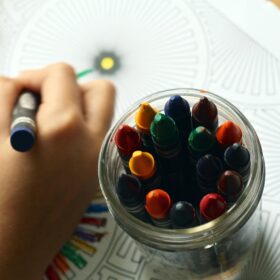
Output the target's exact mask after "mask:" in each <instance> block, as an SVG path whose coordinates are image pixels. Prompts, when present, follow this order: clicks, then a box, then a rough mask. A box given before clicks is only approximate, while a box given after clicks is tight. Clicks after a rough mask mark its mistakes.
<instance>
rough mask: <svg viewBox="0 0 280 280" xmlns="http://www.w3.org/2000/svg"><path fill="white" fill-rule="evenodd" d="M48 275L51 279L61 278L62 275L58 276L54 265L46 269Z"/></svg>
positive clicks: (57, 279) (58, 279)
mask: <svg viewBox="0 0 280 280" xmlns="http://www.w3.org/2000/svg"><path fill="white" fill-rule="evenodd" d="M46 276H47V278H48V279H49V280H60V277H59V276H58V274H57V272H56V271H55V269H54V268H53V266H52V265H49V266H48V268H47V270H46Z"/></svg>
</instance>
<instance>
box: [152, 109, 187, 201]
mask: <svg viewBox="0 0 280 280" xmlns="http://www.w3.org/2000/svg"><path fill="white" fill-rule="evenodd" d="M151 136H152V140H153V143H154V146H155V150H156V152H157V155H158V160H159V162H160V165H161V168H162V171H163V174H164V175H165V179H166V184H167V186H168V192H169V193H170V195H171V196H172V199H173V200H175V201H176V200H177V198H178V196H179V197H181V195H183V196H189V195H190V188H189V187H188V183H187V182H188V181H187V180H186V176H187V172H188V161H187V156H186V153H185V152H184V150H183V149H182V145H181V140H180V137H179V132H178V129H177V127H176V124H175V122H174V120H173V119H172V118H170V117H168V116H166V115H164V114H162V113H157V114H156V116H155V118H154V120H153V122H152V124H151ZM188 198H189V197H188ZM181 200H182V197H181Z"/></svg>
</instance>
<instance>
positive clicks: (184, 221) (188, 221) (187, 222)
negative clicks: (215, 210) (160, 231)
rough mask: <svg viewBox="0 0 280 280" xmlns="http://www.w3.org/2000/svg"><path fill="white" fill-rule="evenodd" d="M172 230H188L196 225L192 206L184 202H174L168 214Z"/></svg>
mask: <svg viewBox="0 0 280 280" xmlns="http://www.w3.org/2000/svg"><path fill="white" fill-rule="evenodd" d="M169 217H170V220H171V224H172V227H173V228H188V227H191V226H194V225H195V224H196V214H195V209H194V208H193V206H192V205H191V204H190V203H188V202H186V201H178V202H176V203H175V204H174V205H173V206H172V207H171V210H170V214H169Z"/></svg>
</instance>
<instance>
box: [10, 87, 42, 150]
mask: <svg viewBox="0 0 280 280" xmlns="http://www.w3.org/2000/svg"><path fill="white" fill-rule="evenodd" d="M38 106H39V95H38V94H35V93H33V92H30V91H23V92H22V93H21V94H20V96H19V98H18V101H17V103H16V105H15V107H14V110H13V116H12V124H11V131H10V143H11V146H12V147H13V149H14V150H16V151H18V152H27V151H29V150H30V149H31V148H32V147H33V145H34V143H35V138H36V122H35V115H36V112H37V110H38Z"/></svg>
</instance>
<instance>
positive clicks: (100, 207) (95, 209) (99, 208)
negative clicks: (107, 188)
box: [86, 203, 108, 213]
mask: <svg viewBox="0 0 280 280" xmlns="http://www.w3.org/2000/svg"><path fill="white" fill-rule="evenodd" d="M86 212H87V213H104V212H108V206H107V204H106V203H93V204H91V205H90V206H89V207H88V208H87V210H86Z"/></svg>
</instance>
